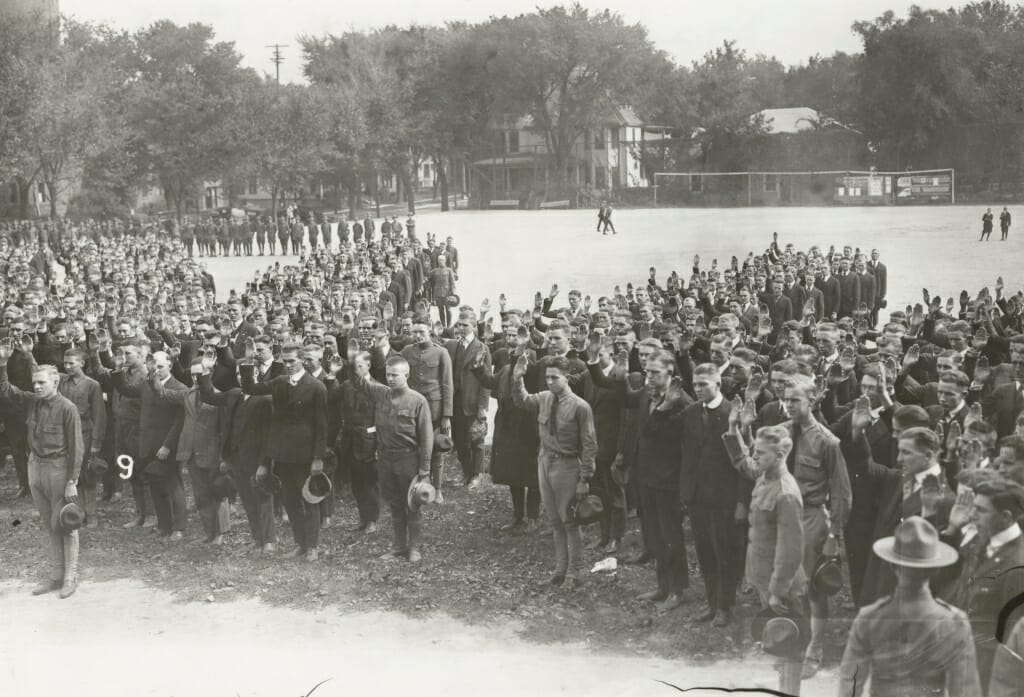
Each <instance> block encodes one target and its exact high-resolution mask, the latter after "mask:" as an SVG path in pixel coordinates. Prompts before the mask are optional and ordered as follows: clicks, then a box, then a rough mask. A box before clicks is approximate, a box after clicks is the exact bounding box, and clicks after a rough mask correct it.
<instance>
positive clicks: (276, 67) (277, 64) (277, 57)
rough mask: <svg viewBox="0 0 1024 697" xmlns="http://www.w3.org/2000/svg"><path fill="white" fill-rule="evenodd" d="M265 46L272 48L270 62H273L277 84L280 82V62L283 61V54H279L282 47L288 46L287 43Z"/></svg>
mask: <svg viewBox="0 0 1024 697" xmlns="http://www.w3.org/2000/svg"><path fill="white" fill-rule="evenodd" d="M266 48H272V49H274V52H273V54H271V58H270V62H271V63H273V64H274V74H275V77H276V79H277V84H279V85H280V84H281V64H282V63H284V56H282V55H281V49H282V48H288V44H270V45H268V46H267V47H266Z"/></svg>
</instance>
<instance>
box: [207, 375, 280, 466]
mask: <svg viewBox="0 0 1024 697" xmlns="http://www.w3.org/2000/svg"><path fill="white" fill-rule="evenodd" d="M199 394H200V395H202V399H203V402H205V403H206V404H208V405H212V406H214V407H219V408H220V410H221V414H220V420H219V424H220V445H221V447H220V456H221V457H222V458H223V459H224V460H227V461H228V462H230V463H232V464H234V465H244V466H245V467H247V468H251V467H256V466H259V465H262V464H266V463H265V459H266V458H265V455H266V443H267V438H268V437H269V434H270V421H271V416H272V413H273V405H272V404H271V398H270V397H249V398H248V399H246V396H245V393H244V392H242V389H241V388H240V387H235V388H233V389H231V390H228V391H227V392H218V391H217V390H216V389H214V387H213V382H212V381H211V380H210V376H209V375H201V376H199Z"/></svg>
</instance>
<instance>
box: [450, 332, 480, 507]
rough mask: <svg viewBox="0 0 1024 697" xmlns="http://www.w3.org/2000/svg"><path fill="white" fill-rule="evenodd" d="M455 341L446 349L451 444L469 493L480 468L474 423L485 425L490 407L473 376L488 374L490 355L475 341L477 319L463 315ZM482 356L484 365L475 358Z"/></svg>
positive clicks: (475, 484) (478, 445) (477, 482)
mask: <svg viewBox="0 0 1024 697" xmlns="http://www.w3.org/2000/svg"><path fill="white" fill-rule="evenodd" d="M455 335H456V338H455V339H453V340H451V341H449V342H448V343H447V345H446V348H447V349H448V355H449V356H450V357H451V363H452V384H453V392H452V397H453V398H452V440H454V441H455V450H456V452H457V453H458V455H459V462H460V463H462V476H463V483H464V484H466V485H467V486H469V488H470V489H475V488H476V487H477V486H478V485H479V479H478V478H479V476H480V474H482V472H481V469H482V467H483V459H484V453H483V446H484V444H483V440H482V439H480V438H478V437H475V436H474V435H473V431H478V430H479V428H480V427H479V426H477V427H476V428H474V424H476V423H477V422H483V426H484V429H486V425H487V410H488V408H489V406H490V404H489V401H490V399H491V392H490V390H488V389H486V388H485V387H484V386H483V385H481V384H480V381H479V380H477V378H476V375H474V374H473V366H474V365H477V364H479V365H482V366H483V367H484V370H485V372H490V370H491V354H490V351H488V350H487V347H486V346H485V345H484V344H483V342H481V341H480V340H479V339H477V337H476V315H475V314H474V313H472V312H463V313H462V314H460V315H459V319H458V321H457V322H456V323H455ZM480 353H482V354H483V355H484V359H483V362H482V363H480V361H479V360H477V355H478V354H480Z"/></svg>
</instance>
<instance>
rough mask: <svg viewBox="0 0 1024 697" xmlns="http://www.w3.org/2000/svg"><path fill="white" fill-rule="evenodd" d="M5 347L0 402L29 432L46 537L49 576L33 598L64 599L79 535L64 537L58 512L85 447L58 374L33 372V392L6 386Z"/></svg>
mask: <svg viewBox="0 0 1024 697" xmlns="http://www.w3.org/2000/svg"><path fill="white" fill-rule="evenodd" d="M11 352H12V349H11V345H10V343H9V342H4V343H0V400H2V401H4V402H9V403H11V404H13V405H14V406H15V407H17V408H19V409H21V410H22V412H23V413H24V415H25V424H26V426H27V431H28V485H29V489H30V490H31V492H32V500H33V501H34V502H35V504H36V509H37V510H38V511H39V522H40V524H41V525H42V526H43V530H45V531H46V533H47V534H48V535H49V537H50V559H51V567H50V575H49V579H47V580H46V581H43V582H42V583H40V584H39V585H38V586H37V587H36V588H35V589H34V590H33V591H32V594H33V595H42V594H43V593H49V592H50V591H55V590H58V589H60V597H61V598H67V597H68V596H70V595H71V594H72V593H74V592H75V589H76V588H77V587H78V530H72V531H70V532H65V531H64V530H63V529H62V528H61V525H60V510H61V508H63V506H64V504H65V503H66V502H72V501H74V500H75V499H77V498H78V474H79V472H80V470H81V464H82V456H83V453H84V447H83V443H82V420H81V418H80V417H79V416H78V409H77V408H76V407H75V405H74V404H72V403H71V402H70V401H69V400H68V399H67V398H66V397H62V396H61V395H60V394H59V393H58V392H57V383H58V381H59V379H60V374H59V373H58V372H57V369H56V368H55V367H53V366H52V365H41V366H37V367H36V368H35V369H34V370H33V371H32V389H33V392H25V391H22V390H20V389H18V388H17V387H14V386H13V385H11V383H10V382H8V381H7V360H8V359H9V358H10V357H11Z"/></svg>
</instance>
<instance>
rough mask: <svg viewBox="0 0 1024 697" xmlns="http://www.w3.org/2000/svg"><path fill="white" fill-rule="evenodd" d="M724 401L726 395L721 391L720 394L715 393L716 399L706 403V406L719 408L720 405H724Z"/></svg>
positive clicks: (707, 407)
mask: <svg viewBox="0 0 1024 697" xmlns="http://www.w3.org/2000/svg"><path fill="white" fill-rule="evenodd" d="M723 401H725V397H724V396H723V395H722V393H721V392H719V393H718V394H716V395H715V398H714V399H712V400H711V401H710V402H708V403H706V404H705V405H704V408H706V409H717V408H718V407H720V406H722V402H723Z"/></svg>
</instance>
